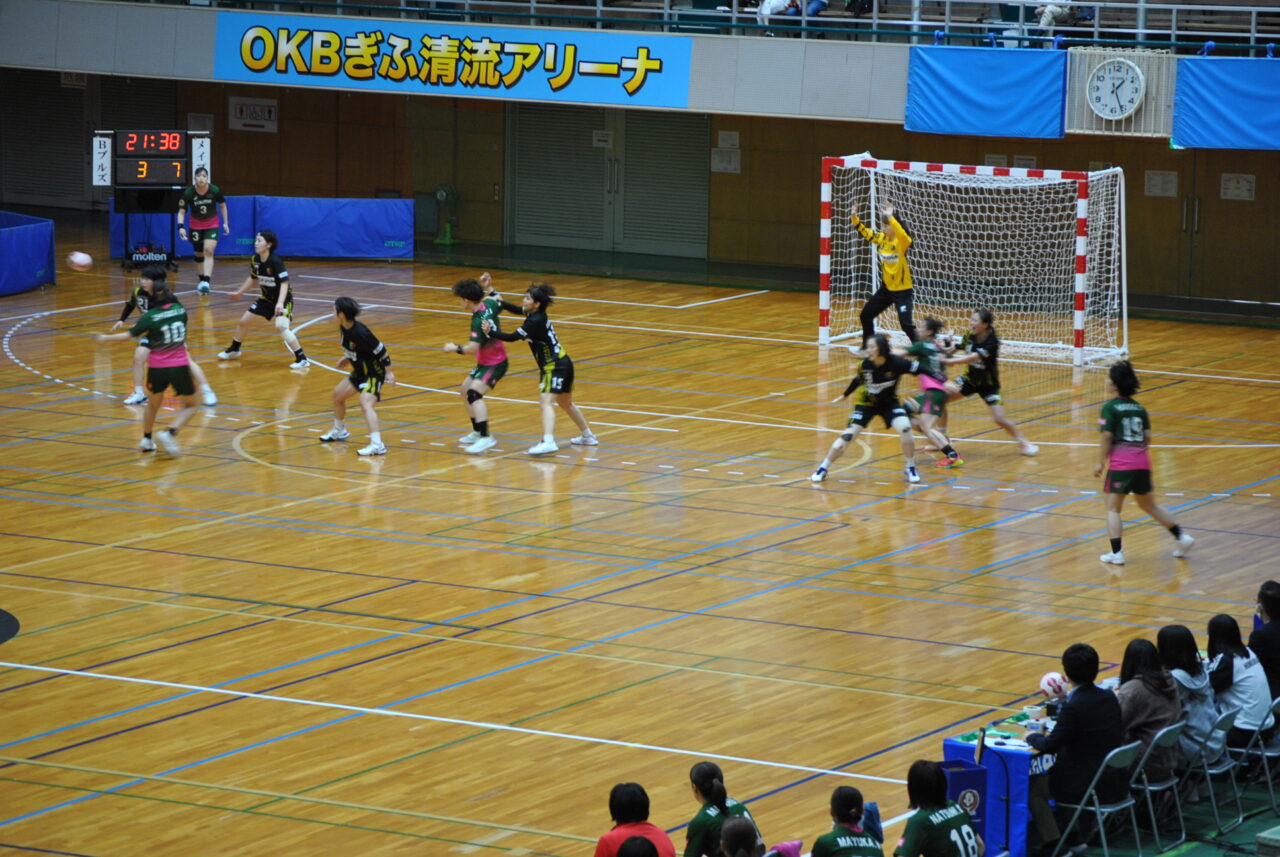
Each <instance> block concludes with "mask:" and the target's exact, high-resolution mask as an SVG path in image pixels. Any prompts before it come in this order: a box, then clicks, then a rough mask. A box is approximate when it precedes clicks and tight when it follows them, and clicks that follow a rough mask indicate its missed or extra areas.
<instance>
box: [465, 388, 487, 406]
mask: <svg viewBox="0 0 1280 857" xmlns="http://www.w3.org/2000/svg"><path fill="white" fill-rule="evenodd" d="M483 398H484V393H481V392H480V391H479V390H467V404H468V405H474V404H475V403H476V402H478V401H480V400H481V399H483Z"/></svg>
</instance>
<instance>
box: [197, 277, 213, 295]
mask: <svg viewBox="0 0 1280 857" xmlns="http://www.w3.org/2000/svg"><path fill="white" fill-rule="evenodd" d="M209 292H210V287H209V283H208V282H206V281H205V280H201V281H200V285H198V286H196V293H197V294H201V295H207V294H209Z"/></svg>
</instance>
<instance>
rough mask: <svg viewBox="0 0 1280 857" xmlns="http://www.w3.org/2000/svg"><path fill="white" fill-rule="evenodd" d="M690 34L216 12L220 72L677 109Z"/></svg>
mask: <svg viewBox="0 0 1280 857" xmlns="http://www.w3.org/2000/svg"><path fill="white" fill-rule="evenodd" d="M692 52H693V43H692V39H691V38H690V37H688V36H667V35H661V34H653V33H645V32H610V31H598V30H589V31H583V30H547V29H535V28H516V27H490V26H485V25H480V24H460V23H456V22H453V23H443V22H432V21H392V20H388V21H378V20H371V19H369V18H351V19H346V18H330V17H311V16H307V17H304V16H300V15H274V14H270V13H266V12H219V13H218V30H217V53H216V57H215V60H214V75H215V77H217V78H218V79H219V80H221V81H241V82H244V83H269V84H277V85H281V86H319V87H330V88H335V89H367V90H371V91H377V92H398V93H404V94H431V95H457V96H465V97H468V98H475V97H486V96H487V97H492V98H504V99H514V100H524V101H571V102H577V103H583V104H614V105H621V106H628V107H670V108H683V107H687V106H688V102H689V65H690V57H691V55H692Z"/></svg>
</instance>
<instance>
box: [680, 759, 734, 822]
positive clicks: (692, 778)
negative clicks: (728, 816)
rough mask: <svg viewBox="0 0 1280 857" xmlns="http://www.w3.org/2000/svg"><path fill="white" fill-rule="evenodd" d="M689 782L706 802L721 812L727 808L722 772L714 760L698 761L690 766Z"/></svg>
mask: <svg viewBox="0 0 1280 857" xmlns="http://www.w3.org/2000/svg"><path fill="white" fill-rule="evenodd" d="M689 782H691V783H693V787H694V788H695V789H697V790H698V794H700V795H702V798H703V800H705V801H706V802H707V803H709V804H711V805H712V806H714V807H715V808H716V809H718V810H720V811H721V812H725V811H727V810H728V808H729V807H728V801H729V793H728V792H726V791H725V789H724V772H723V771H721V770H720V766H719V765H717V764H716V763H715V762H699V763H698V764H696V765H694V766H693V767H692V768H690V769H689Z"/></svg>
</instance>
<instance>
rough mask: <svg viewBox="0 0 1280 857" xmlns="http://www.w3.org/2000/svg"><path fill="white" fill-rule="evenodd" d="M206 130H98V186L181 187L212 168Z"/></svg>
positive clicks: (95, 148) (95, 144)
mask: <svg viewBox="0 0 1280 857" xmlns="http://www.w3.org/2000/svg"><path fill="white" fill-rule="evenodd" d="M210 149H211V146H210V139H209V134H208V132H204V131H195V132H192V131H178V130H159V131H97V132H95V133H94V136H93V184H94V186H95V187H111V186H113V185H114V186H115V187H119V188H130V187H135V188H145V187H181V186H184V185H189V184H191V183H192V173H194V172H195V170H196V169H198V168H200V167H204V168H205V169H208V168H209V156H210Z"/></svg>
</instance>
